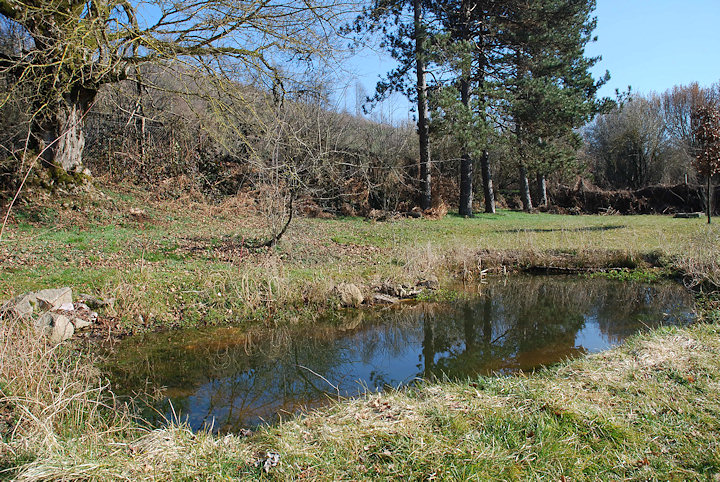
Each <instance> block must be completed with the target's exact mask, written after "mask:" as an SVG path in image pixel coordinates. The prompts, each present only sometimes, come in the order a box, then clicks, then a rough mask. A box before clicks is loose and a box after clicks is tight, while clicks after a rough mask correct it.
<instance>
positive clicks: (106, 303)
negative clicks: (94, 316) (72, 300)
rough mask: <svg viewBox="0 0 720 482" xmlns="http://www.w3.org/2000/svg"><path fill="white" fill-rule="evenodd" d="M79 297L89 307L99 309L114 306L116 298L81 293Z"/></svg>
mask: <svg viewBox="0 0 720 482" xmlns="http://www.w3.org/2000/svg"><path fill="white" fill-rule="evenodd" d="M78 299H79V300H80V301H82V302H83V303H85V304H86V305H87V306H88V307H89V308H91V309H93V310H97V309H98V308H104V307H109V308H112V307H113V306H114V305H115V298H107V299H104V300H102V299H99V298H95V297H94V296H91V295H87V294H84V293H80V294H79V295H78Z"/></svg>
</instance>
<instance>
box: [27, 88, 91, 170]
mask: <svg viewBox="0 0 720 482" xmlns="http://www.w3.org/2000/svg"><path fill="white" fill-rule="evenodd" d="M96 94H97V91H95V90H91V89H86V88H83V87H76V88H74V89H73V90H72V91H71V92H70V93H69V94H65V95H63V96H62V97H61V98H59V99H57V100H56V102H55V104H56V105H55V113H54V114H53V115H51V116H49V117H46V118H44V119H42V120H39V121H36V122H35V123H34V124H33V136H34V139H35V142H34V143H33V147H34V148H35V149H37V151H38V154H39V155H40V159H41V160H43V161H45V162H46V163H47V164H48V165H55V166H58V167H61V168H62V169H63V170H64V171H66V172H69V173H73V172H77V173H80V172H83V171H84V166H83V161H82V154H83V149H84V148H85V135H84V133H83V125H84V123H85V114H87V111H88V109H89V108H90V106H91V104H92V102H93V101H94V100H95V96H96Z"/></svg>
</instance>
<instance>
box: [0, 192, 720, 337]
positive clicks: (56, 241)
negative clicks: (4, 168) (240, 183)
mask: <svg viewBox="0 0 720 482" xmlns="http://www.w3.org/2000/svg"><path fill="white" fill-rule="evenodd" d="M137 212H140V213H141V214H134V213H137ZM247 213H248V208H247V206H245V205H241V204H239V203H237V202H233V201H229V202H226V203H225V204H222V205H215V206H211V205H207V204H203V203H196V202H191V201H186V202H184V201H177V200H175V201H156V200H153V199H152V198H151V197H150V196H149V195H148V194H145V193H143V192H142V191H139V190H134V189H130V188H125V189H124V190H122V191H119V190H117V189H115V190H110V189H107V188H106V189H105V190H104V192H103V191H100V194H99V195H95V196H87V195H86V196H75V197H70V198H67V199H65V200H64V201H63V203H62V204H61V203H58V202H53V201H52V200H49V201H46V202H45V203H41V204H39V205H38V204H35V205H33V206H32V207H22V206H21V207H20V209H18V210H17V211H16V212H15V223H14V224H11V225H10V226H9V227H8V228H7V229H6V231H5V233H4V237H3V239H2V240H1V241H0V260H1V261H0V270H1V272H2V277H1V278H0V298H10V297H12V296H14V295H17V294H19V293H22V292H25V291H28V290H34V289H40V288H46V287H59V286H72V287H73V288H74V289H75V290H76V292H87V293H89V294H93V295H97V296H103V297H113V298H116V299H117V301H118V302H117V304H116V308H115V309H114V310H113V311H112V312H109V313H106V315H107V316H110V317H113V318H114V319H115V320H116V321H117V322H118V326H119V329H120V330H121V331H133V330H138V329H140V330H142V329H149V328H157V327H167V326H194V325H198V324H215V323H225V322H234V323H241V322H243V323H245V322H258V321H265V322H269V321H275V322H282V321H283V319H284V318H285V317H287V316H293V317H294V316H298V315H300V316H312V314H313V313H315V312H317V310H318V309H326V308H329V307H331V306H332V297H331V296H329V294H330V293H331V291H332V288H333V287H334V286H335V285H336V284H338V283H340V282H346V281H350V282H354V283H356V284H358V285H360V286H361V287H363V289H364V290H365V291H369V287H370V285H372V284H374V283H379V282H380V281H382V280H385V279H391V280H395V281H408V282H413V281H416V280H417V278H419V277H423V276H427V275H429V274H434V275H437V276H438V277H440V278H441V279H443V278H448V277H452V278H456V279H457V278H460V279H469V278H473V277H477V276H478V274H479V271H481V270H483V269H490V270H493V269H499V268H501V267H502V266H505V267H506V268H510V269H517V268H527V267H532V266H560V267H563V266H565V267H600V268H648V267H663V268H666V269H669V270H676V271H677V270H679V271H681V272H682V273H684V274H687V275H688V277H689V278H692V279H696V280H704V279H706V278H709V279H711V280H717V281H720V280H718V279H717V276H716V274H715V273H717V272H719V271H720V269H719V268H718V267H717V256H715V255H716V254H717V253H718V248H717V246H718V245H719V244H720V243H719V241H720V230H718V229H717V228H716V226H715V225H712V226H710V227H708V226H707V224H705V223H704V221H703V220H702V219H673V218H671V217H670V216H627V217H621V216H558V215H549V214H525V213H517V212H501V213H499V214H495V215H485V214H480V215H478V216H476V217H475V218H473V219H463V218H460V217H458V216H453V215H450V216H446V217H444V218H442V219H440V220H424V219H398V220H394V221H385V222H373V221H367V220H364V219H361V218H344V219H330V220H327V219H309V218H298V219H296V220H294V221H293V223H292V225H291V226H290V229H289V230H288V232H287V234H286V235H285V237H284V238H283V240H282V241H281V243H280V244H279V245H278V246H277V247H276V248H273V249H270V250H268V249H261V250H247V249H244V248H243V247H242V242H243V240H247V239H254V238H258V237H261V236H262V235H263V222H264V220H263V219H262V218H258V217H253V216H248V214H247ZM280 307H281V308H280ZM139 320H142V322H140V321H139Z"/></svg>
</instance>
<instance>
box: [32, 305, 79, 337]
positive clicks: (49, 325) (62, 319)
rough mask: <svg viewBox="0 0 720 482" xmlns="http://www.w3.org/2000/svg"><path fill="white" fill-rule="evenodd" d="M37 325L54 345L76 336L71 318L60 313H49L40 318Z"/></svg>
mask: <svg viewBox="0 0 720 482" xmlns="http://www.w3.org/2000/svg"><path fill="white" fill-rule="evenodd" d="M35 324H36V325H37V326H38V327H39V328H42V330H43V331H44V332H45V334H46V335H48V336H49V337H50V341H51V342H53V343H60V342H63V341H65V340H67V339H68V338H72V336H73V334H75V327H74V326H73V324H72V323H71V322H70V318H68V317H67V316H65V315H61V314H60V313H52V312H47V313H45V314H43V315H42V316H41V317H40V318H38V320H37V321H36V322H35Z"/></svg>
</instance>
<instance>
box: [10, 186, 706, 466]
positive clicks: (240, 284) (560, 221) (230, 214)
mask: <svg viewBox="0 0 720 482" xmlns="http://www.w3.org/2000/svg"><path fill="white" fill-rule="evenodd" d="M133 196H135V197H133ZM108 197H109V198H110V199H111V200H112V202H111V203H110V204H111V206H110V207H109V208H108V207H107V206H106V204H107V202H106V201H103V202H101V204H102V206H101V207H102V209H100V210H97V209H96V210H93V209H94V208H91V209H90V210H89V211H86V210H85V207H82V206H81V208H80V209H74V207H73V208H68V210H67V213H65V214H67V215H68V217H67V218H66V217H62V216H61V217H60V218H59V219H58V221H56V222H55V223H54V224H53V225H47V224H43V222H42V221H37V222H36V221H28V222H22V221H21V222H19V223H18V224H16V225H13V226H12V227H11V228H10V229H9V231H8V233H9V235H8V239H7V240H3V244H2V245H0V254H1V255H2V256H1V257H0V266H1V267H2V273H3V277H2V279H0V292H2V293H3V295H2V297H3V298H11V297H12V296H14V295H16V294H20V293H23V292H26V291H33V290H38V289H42V288H47V287H52V286H73V287H74V288H76V289H77V290H78V291H79V292H83V293H90V294H92V295H94V296H97V297H102V298H107V297H114V298H116V299H117V303H116V306H115V307H114V308H113V309H112V310H109V311H107V312H105V313H100V316H101V317H102V316H108V317H109V318H110V319H111V320H112V321H114V322H115V323H116V325H117V330H118V332H130V331H136V332H137V331H150V330H154V329H156V328H168V327H185V326H194V325H197V324H198V323H199V322H201V321H202V322H207V323H209V324H218V323H223V322H227V321H229V322H238V321H241V320H247V319H252V320H255V323H257V322H261V321H263V320H266V321H268V324H269V325H270V326H271V327H272V326H275V324H282V323H288V324H292V323H294V322H296V320H297V319H298V318H299V317H300V316H301V315H305V314H312V313H317V312H318V311H319V310H320V309H328V308H331V309H332V306H333V303H332V302H330V300H329V299H328V296H327V295H328V293H329V292H330V291H331V289H332V287H333V286H335V285H337V284H339V283H342V282H354V283H357V284H358V285H363V286H371V285H372V284H373V283H380V282H382V281H383V280H385V279H392V280H393V281H394V282H396V283H401V282H403V281H404V280H409V281H410V282H414V281H415V280H416V279H417V278H419V277H420V276H425V275H426V274H430V273H434V274H436V275H438V277H439V278H441V280H442V279H444V280H445V282H447V281H448V280H450V279H468V278H471V277H474V276H477V275H478V274H479V273H480V272H481V271H482V270H484V269H489V268H491V265H492V263H496V264H495V265H494V266H497V267H499V269H502V267H503V266H506V267H512V266H517V267H519V268H524V267H527V266H532V265H538V266H540V265H541V264H542V265H545V266H547V265H548V262H550V263H551V264H552V265H553V266H560V267H573V266H576V267H583V268H584V267H588V266H596V267H597V266H599V265H598V264H597V261H598V259H600V260H603V263H604V264H603V266H605V267H628V268H629V267H635V268H637V267H648V266H660V267H661V268H660V269H665V270H666V271H665V272H667V273H670V274H672V273H679V274H680V275H682V276H685V277H686V278H687V280H688V281H689V282H690V283H691V284H694V285H695V286H697V287H702V289H703V290H707V289H708V288H710V289H715V288H714V287H717V286H718V285H719V284H720V283H719V282H718V280H720V276H718V274H719V273H720V268H719V267H718V263H719V261H718V260H720V256H718V249H719V248H718V247H719V246H720V243H719V242H718V234H719V231H718V228H717V227H716V226H715V225H713V226H712V227H706V226H705V225H704V224H703V223H702V222H701V220H673V219H670V218H667V217H660V216H637V217H618V216H551V215H546V214H538V215H525V214H521V213H501V214H499V215H492V216H487V215H482V216H478V218H477V219H472V220H465V219H461V218H457V217H447V218H445V219H442V220H438V221H425V220H404V221H402V222H397V223H371V222H367V221H364V220H359V219H338V220H312V219H300V220H298V221H297V223H296V224H295V223H294V224H293V226H292V227H291V230H290V231H289V232H288V235H287V237H286V238H284V239H283V243H282V244H281V245H280V246H278V247H277V248H275V249H273V250H266V251H263V252H253V253H248V252H242V251H237V250H234V248H233V246H234V245H233V244H232V242H231V241H232V240H233V239H242V237H243V236H245V235H246V234H247V232H248V228H247V226H248V222H246V220H245V218H243V217H242V216H241V215H238V214H237V213H235V211H234V210H233V209H234V207H233V206H225V207H223V206H221V207H217V208H216V207H208V206H199V205H192V204H191V205H189V206H185V205H180V203H175V205H171V204H162V203H158V204H155V205H149V204H148V202H147V199H140V197H139V195H138V194H137V193H134V192H133V193H131V194H124V193H123V194H122V195H117V194H115V193H112V192H110V193H109V195H108ZM81 201H82V200H80V202H81ZM72 202H75V201H72ZM138 206H139V207H141V208H142V209H144V210H145V212H146V213H147V215H146V216H145V217H144V218H143V219H134V218H133V217H132V216H131V215H127V214H126V213H127V212H128V211H129V208H130V207H138ZM81 213H82V216H81V217H82V219H77V216H80V214H81ZM88 213H89V214H88ZM73 216H74V217H73ZM63 223H64V224H63ZM250 224H252V223H250ZM78 226H82V228H78ZM250 232H252V230H251V231H250ZM210 233H212V234H210ZM479 261H480V262H481V263H479ZM646 263H647V264H646ZM437 273H440V274H437ZM442 273H445V275H442ZM622 276H624V275H622ZM218 293H220V296H218ZM714 303H715V302H713V301H712V300H707V301H706V302H705V304H704V305H703V309H704V310H705V311H704V312H703V316H704V317H705V319H716V318H717V317H718V307H717V305H716V304H714ZM138 315H141V316H142V318H139V317H138ZM316 316H317V315H316ZM719 340H720V336H719V333H718V329H717V327H716V326H715V325H707V324H700V325H696V326H692V327H687V328H662V329H660V330H656V331H653V332H651V333H648V334H644V335H639V336H636V337H633V338H632V339H631V340H630V341H629V342H628V343H627V344H626V345H623V346H621V347H619V348H616V349H613V350H611V351H609V352H604V353H600V354H597V355H593V356H590V357H586V358H581V359H578V360H575V361H572V362H569V363H567V364H564V365H562V366H560V367H556V368H552V369H549V370H546V371H542V372H540V373H537V374H534V375H529V376H512V377H507V378H482V377H480V378H477V379H473V380H472V381H468V382H465V383H440V384H429V385H424V386H422V387H419V388H417V389H413V390H406V391H401V392H392V393H384V394H380V395H371V396H368V397H365V398H360V399H357V400H349V401H344V402H342V403H339V404H336V405H333V406H332V407H330V408H326V409H323V410H321V411H319V412H317V413H315V414H311V415H308V416H306V417H303V418H297V419H296V418H291V419H290V420H288V421H286V422H284V423H282V424H279V425H277V426H274V427H269V428H265V429H261V430H259V431H258V432H256V433H255V434H253V435H252V436H250V437H243V436H237V435H231V436H213V435H209V434H205V433H197V434H193V433H192V431H190V430H188V429H187V428H185V427H180V426H176V425H173V426H170V427H169V428H167V429H164V430H156V431H149V430H147V429H146V428H143V427H142V426H141V425H140V424H139V423H138V422H137V421H136V420H133V419H132V418H130V417H129V416H128V414H127V411H126V410H125V409H124V407H123V406H122V405H121V404H119V403H118V402H117V400H114V399H113V398H111V397H110V396H109V393H108V390H107V386H106V384H105V381H104V380H103V378H102V377H101V376H100V374H99V373H98V372H97V371H96V369H95V368H94V366H93V360H92V359H90V358H89V357H88V356H87V354H84V353H81V352H78V351H76V350H74V349H73V348H72V347H71V346H65V345H60V346H57V347H56V346H50V345H48V344H46V343H44V342H43V341H41V340H39V339H38V338H37V336H35V333H34V331H33V332H30V331H28V330H23V327H22V326H19V325H17V324H9V323H1V324H0V359H2V361H3V363H1V364H0V393H1V395H0V438H1V440H0V471H2V472H0V478H4V477H7V478H18V479H27V480H56V479H61V478H65V479H73V478H75V479H78V478H80V479H82V478H84V479H100V480H138V479H156V480H169V479H183V478H184V479H201V480H203V479H204V480H213V479H215V480H222V479H225V480H227V479H231V478H241V479H242V478H277V479H301V478H305V479H311V480H313V479H321V480H323V479H324V480H333V479H342V478H344V479H368V480H371V479H377V478H427V479H433V478H436V479H438V478H439V479H453V478H455V479H463V478H472V477H475V478H478V479H484V478H500V479H527V478H540V477H544V478H550V479H562V477H566V478H576V479H596V478H598V477H599V478H638V479H647V478H660V479H667V478H678V479H705V478H711V477H713V476H714V475H715V474H717V473H718V471H719V469H718V466H719V464H718V446H719V444H718V427H717V425H718V420H720V415H719V414H720V412H719V411H718V398H719V397H720V388H719V387H720V385H719V384H718V380H720V366H718V363H720V362H719V361H718V357H717V352H718V350H719V349H720V346H719V344H720V341H719ZM265 468H267V472H266V471H265Z"/></svg>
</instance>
